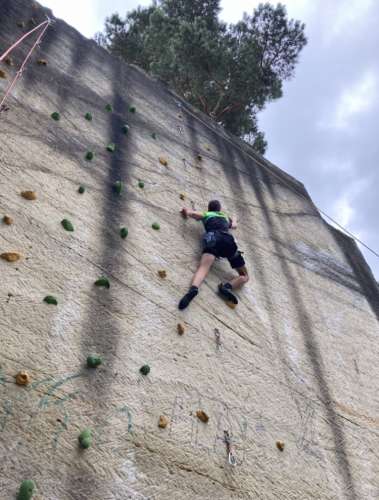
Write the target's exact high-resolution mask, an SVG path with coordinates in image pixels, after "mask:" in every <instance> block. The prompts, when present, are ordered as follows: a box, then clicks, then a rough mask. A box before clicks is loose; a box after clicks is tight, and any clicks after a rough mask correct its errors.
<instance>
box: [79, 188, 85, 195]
mask: <svg viewBox="0 0 379 500" xmlns="http://www.w3.org/2000/svg"><path fill="white" fill-rule="evenodd" d="M85 190H86V188H85V187H84V186H79V189H78V193H79V194H83V193H84V191H85Z"/></svg>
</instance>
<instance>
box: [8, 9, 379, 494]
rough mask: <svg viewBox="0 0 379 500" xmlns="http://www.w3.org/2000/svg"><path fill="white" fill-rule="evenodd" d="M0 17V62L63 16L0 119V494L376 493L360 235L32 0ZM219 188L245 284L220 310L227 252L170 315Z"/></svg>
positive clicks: (369, 305) (370, 307)
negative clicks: (188, 214) (334, 222)
mask: <svg viewBox="0 0 379 500" xmlns="http://www.w3.org/2000/svg"><path fill="white" fill-rule="evenodd" d="M0 14H1V15H0V53H3V52H4V51H5V50H6V49H7V48H8V47H10V46H11V45H12V44H13V43H14V42H15V41H16V40H17V39H18V38H20V36H22V34H23V33H26V32H27V31H28V30H30V29H32V28H33V27H35V26H38V25H39V23H42V22H43V21H44V20H45V19H46V17H45V16H46V14H48V15H49V16H50V17H51V18H52V19H53V20H54V23H53V24H52V25H51V26H49V28H48V30H47V31H46V34H45V37H44V39H43V42H42V44H41V45H40V47H39V48H37V49H36V50H35V51H34V52H33V54H32V55H31V58H30V60H29V61H28V64H27V66H26V70H25V72H24V73H23V75H22V78H21V79H20V81H19V82H18V83H17V85H16V87H15V88H14V90H13V91H12V95H11V97H10V98H9V99H8V100H7V102H6V104H7V107H8V108H9V109H8V110H7V111H3V112H1V113H0V134H1V150H0V167H1V177H0V194H1V196H0V210H1V212H0V219H1V220H0V254H1V256H2V258H1V259H0V276H1V282H2V292H1V295H0V305H1V314H0V341H1V352H0V455H1V456H2V457H3V459H2V460H1V462H0V497H1V498H15V497H16V496H17V495H19V497H20V498H31V496H30V495H32V494H33V495H34V496H33V498H36V499H37V500H38V499H42V498H44V499H49V500H53V499H59V500H65V499H67V500H68V499H72V498H75V499H79V500H81V499H83V500H84V499H89V498H91V499H95V500H104V499H107V500H108V499H109V500H111V499H112V500H113V499H125V498H136V499H152V498H154V499H165V500H166V499H176V498H183V499H191V500H194V499H199V500H200V499H209V500H210V499H212V500H213V499H220V500H224V499H225V500H226V499H233V498H235V499H237V498H265V499H266V498H267V499H278V498H281V499H299V500H300V499H301V500H304V499H311V498H315V499H319V498H322V499H336V498H338V499H349V500H353V499H361V498H365V499H374V498H377V496H378V491H379V483H378V477H379V475H378V466H377V458H376V456H375V453H376V452H375V449H374V446H373V444H372V443H373V441H374V439H375V438H376V437H377V432H378V425H379V421H378V417H377V415H378V410H379V400H378V395H377V391H376V387H375V384H374V383H373V382H372V381H373V380H375V379H376V378H377V377H378V375H379V369H378V368H377V358H378V354H379V352H378V351H379V347H378V346H379V344H378V342H377V338H378V333H379V332H378V318H379V306H378V305H379V298H378V297H379V296H378V288H377V284H376V282H375V280H374V279H373V276H372V274H371V272H370V269H369V268H368V266H367V264H366V263H365V261H364V259H363V257H362V255H361V253H360V251H359V249H358V248H357V247H356V245H355V243H354V242H353V241H352V240H351V239H350V238H348V237H346V236H345V235H343V234H342V233H340V232H338V231H336V230H335V229H333V228H332V227H330V226H328V225H327V224H326V223H325V222H324V221H323V220H322V219H321V217H320V216H319V214H318V212H317V210H316V209H315V207H314V205H313V203H312V201H311V199H310V197H309V195H308V194H307V192H306V190H305V188H304V186H303V185H302V184H301V183H300V182H298V181H297V180H296V179H293V178H292V177H291V176H289V175H288V174H286V173H285V172H283V171H282V170H280V169H279V168H277V167H275V166H274V165H272V164H270V163H269V162H267V161H266V160H265V159H264V158H262V157H260V156H259V155H257V154H255V153H254V152H253V151H252V150H251V148H250V147H249V146H248V145H247V144H245V143H243V142H242V141H240V140H239V139H236V138H233V137H232V136H230V135H229V134H227V133H225V132H224V131H223V130H222V129H221V128H220V127H218V126H217V125H216V124H214V123H212V122H211V121H210V120H209V119H208V118H206V117H204V116H203V115H201V114H200V113H198V112H196V111H195V110H194V109H193V108H191V107H190V106H189V105H187V104H186V103H185V102H184V101H183V100H181V99H180V98H179V97H177V96H176V95H175V94H174V93H173V92H171V91H170V89H168V88H167V87H165V86H164V85H163V84H162V83H160V82H157V81H154V80H153V79H152V78H150V77H149V76H147V75H146V74H145V73H143V72H142V71H140V70H139V69H137V68H134V67H130V66H127V65H125V64H123V63H122V62H121V61H119V60H117V59H116V58H114V57H111V56H110V55H108V54H107V53H106V52H105V51H104V50H102V49H101V48H99V47H98V46H96V44H95V43H94V42H93V41H90V40H87V39H85V38H84V37H82V36H81V35H80V34H79V33H78V32H76V31H75V30H74V29H72V28H71V27H69V26H68V25H67V24H65V23H64V22H62V21H60V20H55V19H54V18H53V16H52V13H51V12H48V11H47V10H46V9H43V8H42V7H41V6H40V5H38V4H36V3H34V2H30V1H28V0H3V1H2V2H1V5H0ZM34 41H35V38H33V37H30V38H28V39H27V40H25V42H24V43H23V44H22V45H20V47H18V48H17V49H15V50H14V51H12V53H11V54H10V55H9V58H7V59H8V60H7V61H5V60H4V61H3V62H2V63H1V64H0V70H1V72H0V92H1V95H3V94H4V92H5V89H6V87H7V85H8V84H9V83H10V82H11V81H12V78H13V77H14V75H15V74H16V71H17V70H18V68H19V67H20V66H21V65H22V63H23V61H24V60H25V57H26V56H27V54H28V52H29V49H30V48H31V47H32V45H33V43H34ZM214 198H217V199H220V200H221V202H222V204H223V209H224V210H225V211H226V212H227V213H228V214H229V215H235V216H236V217H237V219H238V222H239V226H238V229H237V230H236V232H235V236H236V238H237V241H238V244H239V247H240V248H241V250H243V251H244V258H245V261H246V264H247V268H248V271H249V274H250V281H249V282H248V283H247V284H246V285H245V287H244V288H243V289H242V290H241V291H240V292H237V296H238V299H239V304H238V305H237V307H235V308H231V307H228V305H227V304H226V303H225V302H224V301H223V300H221V298H220V297H219V295H218V294H217V286H218V284H219V283H220V282H221V281H226V280H228V279H230V278H231V277H232V276H233V272H232V270H231V269H230V267H229V266H228V263H227V262H226V261H224V260H219V261H217V262H216V263H215V265H214V267H213V269H212V271H211V273H210V274H209V276H208V278H207V279H206V281H205V283H204V285H203V286H202V288H201V289H200V293H199V295H198V296H197V297H196V298H195V299H194V301H193V302H192V303H191V305H190V307H189V308H188V309H186V310H185V311H179V310H178V301H179V299H180V297H181V296H182V295H183V294H184V293H185V292H186V291H187V289H188V286H189V283H190V280H191V277H192V274H193V272H194V271H195V269H196V266H197V262H198V259H199V257H200V255H201V248H200V239H201V235H202V232H203V228H202V226H201V223H199V222H196V221H194V220H189V219H184V218H183V217H181V215H180V210H181V208H182V207H183V206H186V207H189V208H191V209H194V210H198V211H203V210H206V208H207V202H208V200H210V199H214ZM23 481H32V482H27V483H24V482H23ZM28 495H29V496H28Z"/></svg>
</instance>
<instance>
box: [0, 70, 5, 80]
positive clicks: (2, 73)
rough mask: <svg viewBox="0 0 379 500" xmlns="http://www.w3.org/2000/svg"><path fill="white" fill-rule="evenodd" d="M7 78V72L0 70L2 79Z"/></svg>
mask: <svg viewBox="0 0 379 500" xmlns="http://www.w3.org/2000/svg"><path fill="white" fill-rule="evenodd" d="M6 77H7V74H6V73H5V71H3V70H2V69H0V78H3V79H5V78H6Z"/></svg>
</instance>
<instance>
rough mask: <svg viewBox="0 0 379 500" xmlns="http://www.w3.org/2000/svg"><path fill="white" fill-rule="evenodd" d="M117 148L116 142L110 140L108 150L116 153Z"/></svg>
mask: <svg viewBox="0 0 379 500" xmlns="http://www.w3.org/2000/svg"><path fill="white" fill-rule="evenodd" d="M115 149H116V144H115V143H114V142H110V143H109V144H108V146H107V151H109V152H110V153H114V152H115Z"/></svg>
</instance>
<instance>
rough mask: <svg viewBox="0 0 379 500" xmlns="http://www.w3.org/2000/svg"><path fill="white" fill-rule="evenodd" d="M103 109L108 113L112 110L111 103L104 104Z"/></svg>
mask: <svg viewBox="0 0 379 500" xmlns="http://www.w3.org/2000/svg"><path fill="white" fill-rule="evenodd" d="M105 111H108V113H111V112H112V111H113V106H112V104H107V105H106V106H105Z"/></svg>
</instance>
